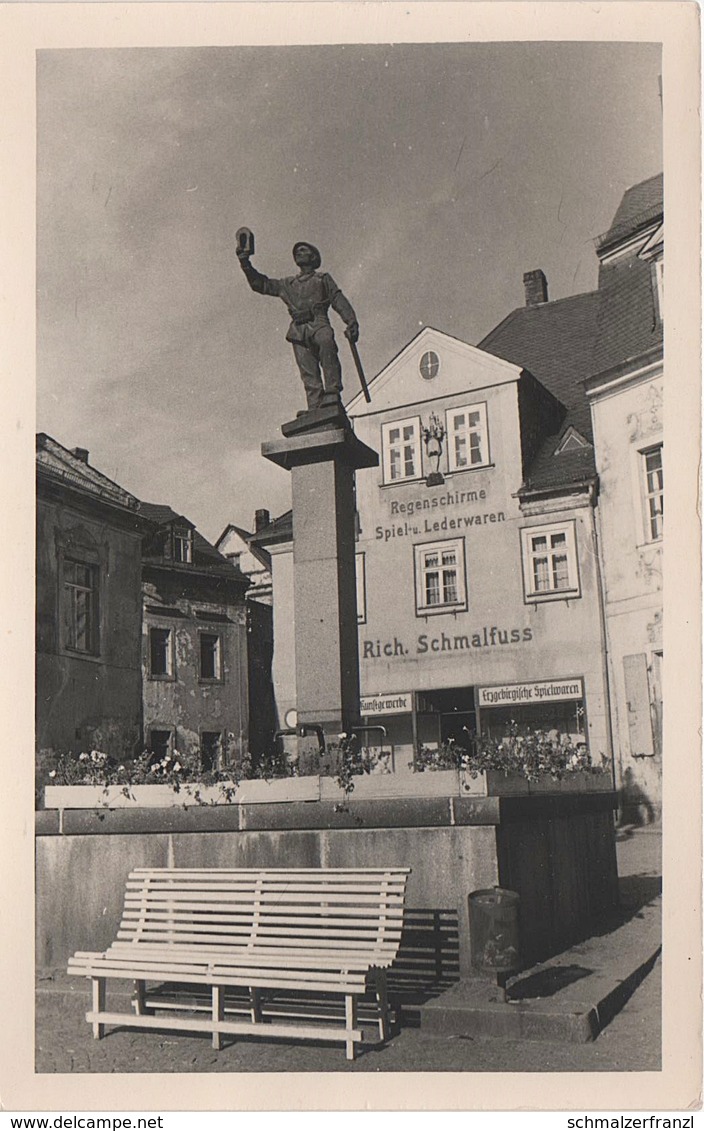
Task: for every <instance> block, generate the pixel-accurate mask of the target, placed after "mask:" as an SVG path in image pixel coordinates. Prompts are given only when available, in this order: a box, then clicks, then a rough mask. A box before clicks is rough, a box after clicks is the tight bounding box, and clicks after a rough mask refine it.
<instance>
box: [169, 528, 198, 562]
mask: <svg viewBox="0 0 704 1131" xmlns="http://www.w3.org/2000/svg"><path fill="white" fill-rule="evenodd" d="M172 538H173V559H174V561H175V562H183V563H185V564H188V565H190V564H191V563H192V562H193V531H192V530H191V529H190V528H189V527H188V526H174V528H173V534H172Z"/></svg>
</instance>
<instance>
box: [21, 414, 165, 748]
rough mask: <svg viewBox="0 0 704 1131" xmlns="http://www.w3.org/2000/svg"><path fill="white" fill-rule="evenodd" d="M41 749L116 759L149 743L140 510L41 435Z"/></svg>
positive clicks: (78, 455)
mask: <svg viewBox="0 0 704 1131" xmlns="http://www.w3.org/2000/svg"><path fill="white" fill-rule="evenodd" d="M36 475H37V480H36V482H37V504H36V512H37V542H36V563H37V564H36V748H37V751H42V750H53V751H55V752H67V751H69V750H72V751H74V753H77V752H79V751H89V750H91V749H95V748H97V749H100V750H103V751H105V752H106V753H109V754H114V755H115V756H117V757H124V756H129V755H132V754H134V753H135V752H137V751H138V750H139V747H140V742H141V720H142V687H141V684H142V679H141V656H140V637H141V620H142V609H141V542H142V538H143V537H144V536H145V533H146V532H147V531H148V530H150V529H151V526H150V523H149V522H148V521H146V520H145V519H144V517H143V515H142V514H141V510H140V504H139V501H138V500H137V499H136V498H135V497H134V496H133V495H131V494H130V493H129V492H128V491H125V490H124V489H123V488H122V487H120V486H119V485H118V484H117V483H114V482H113V481H112V480H111V479H108V477H107V476H105V475H103V474H102V473H101V472H100V471H98V470H97V469H96V468H94V467H91V465H90V463H89V453H88V452H87V451H86V450H85V449H84V448H74V449H73V450H69V449H68V448H65V447H63V445H61V444H59V443H58V442H57V441H56V440H54V439H52V438H51V437H50V436H47V435H46V434H45V433H39V435H38V436H37V440H36Z"/></svg>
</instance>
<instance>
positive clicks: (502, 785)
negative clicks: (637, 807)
mask: <svg viewBox="0 0 704 1131" xmlns="http://www.w3.org/2000/svg"><path fill="white" fill-rule="evenodd" d="M613 788H614V785H613V778H612V776H611V774H589V773H584V772H582V771H580V770H576V771H574V772H572V773H567V774H565V776H564V777H563V778H560V779H559V780H558V779H556V778H551V777H544V778H539V779H538V781H528V779H527V778H524V777H522V776H521V775H520V774H502V773H501V771H500V770H487V771H486V773H483V774H479V775H478V777H476V778H472V777H470V775H469V774H467V773H460V794H461V796H462V797H467V796H472V795H473V796H480V797H521V796H522V797H527V796H534V795H536V794H546V793H560V794H562V793H608V792H610V791H611V790H612V789H613Z"/></svg>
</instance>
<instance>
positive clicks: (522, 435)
mask: <svg viewBox="0 0 704 1131" xmlns="http://www.w3.org/2000/svg"><path fill="white" fill-rule="evenodd" d="M547 305H548V304H547V303H546V306H547ZM550 305H552V304H550ZM555 305H558V304H555ZM592 307H593V304H592V302H591V300H590V299H587V302H586V303H585V304H584V310H583V311H582V312H580V317H584V318H588V317H590V316H591V313H592ZM526 312H527V314H528V318H527V319H525V321H526V323H527V324H528V325H529V326H530V327H531V332H532V329H533V326H534V325H535V323H536V322H537V321H538V320H539V319H540V321H542V323H543V325H542V327H541V329H540V331H539V332H536V333H535V340H536V341H537V340H538V339H540V340H541V342H543V343H546V339H547V338H548V336H549V333H550V328H549V324H548V319H547V318H545V316H544V311H540V312H539V313H538V314H537V316H536V311H535V310H534V309H533V308H532V307H527V308H526ZM570 314H571V316H572V317H573V318H574V319H575V320H576V319H577V316H576V314H574V313H572V312H570ZM523 320H524V319H523V312H522V311H521V312H514V315H512V316H509V319H507V320H506V321H505V322H504V323H503V324H502V326H501V327H498V328H497V330H496V331H495V332H494V334H493V335H491V336H490V338H489V340H488V342H485V343H483V345H482V346H481V347H474V346H470V345H468V344H467V343H465V342H461V341H458V340H457V339H455V338H450V337H449V336H448V335H446V334H442V333H440V332H439V331H438V330H433V329H430V328H426V329H425V330H423V331H422V332H421V333H420V334H419V335H418V336H417V337H416V338H415V339H414V340H413V341H412V342H410V343H409V344H408V345H407V346H406V347H405V349H404V350H402V352H401V353H400V354H399V355H398V357H396V358H395V359H394V360H393V361H392V362H391V363H390V364H389V365H388V366H387V367H386V368H385V369H384V370H382V372H381V373H380V374H379V375H378V376H377V377H376V378H375V379H374V382H373V385H372V403H371V404H370V405H367V404H365V403H363V402H362V399H361V397H357V398H355V400H353V401H352V402H351V404H350V405H349V406H348V412H349V415H350V417H351V418H352V419H353V420H354V427H355V432H356V433H357V435H359V437H360V439H362V440H363V441H364V442H365V443H367V444H369V446H370V447H373V448H376V449H377V450H378V451H379V452H380V453H381V467H380V469H379V471H376V470H371V471H362V472H359V473H358V475H357V503H358V510H359V525H360V532H359V540H358V556H357V561H358V575H359V579H360V580H359V583H358V592H359V593H361V594H362V600H361V602H360V619H361V626H360V663H361V671H362V688H363V699H364V704H363V706H364V707H366V708H367V718H368V720H369V721H371V719H372V717H374V719H375V721H377V722H379V723H381V724H382V725H383V726H384V727H385V728H386V731H387V735H388V736H389V738H390V739H391V741H392V742H393V745H394V762H395V767H396V769H397V771H401V772H402V771H403V769H404V767H407V766H408V764H409V762H410V761H412V757H413V748H414V746H417V745H418V743H425V744H431V743H437V742H440V741H444V740H447V739H450V738H454V739H455V740H456V741H457V742H458V743H460V744H461V743H462V741H464V742H467V741H468V735H469V734H471V733H472V732H474V731H477V730H481V731H483V732H485V733H490V734H492V735H495V736H502V735H503V734H505V733H507V731H508V728H509V727H510V726H511V725H512V724H517V725H518V726H519V728H520V729H524V730H525V729H527V728H532V729H535V728H544V729H546V730H551V731H557V732H560V733H562V734H569V735H570V736H572V738H573V741H575V742H586V743H587V744H588V745H589V747H590V749H591V751H592V753H593V755H594V756H595V758H596V759H597V760H598V759H599V758H600V756H601V755H603V756H604V757H609V756H610V747H609V737H608V724H607V717H606V705H607V696H606V684H605V670H604V664H603V659H602V645H603V626H602V618H601V616H600V588H599V574H598V567H597V564H596V556H595V553H594V507H595V505H596V489H595V487H596V476H595V471H594V462H593V450H592V448H591V443H590V440H591V432H590V429H589V418H588V413H587V412H584V411H582V412H581V413H580V412H579V408H578V406H577V405H576V404H575V403H574V402H575V400H576V398H574V397H572V398H568V397H565V400H568V402H569V403H568V404H565V402H564V400H562V399H561V398H559V397H558V396H557V395H556V392H555V390H554V389H552V388H551V387H550V386H549V385H548V384H547V382H544V381H542V380H541V379H539V377H538V375H536V374H535V372H534V371H533V369H529V367H528V366H527V365H526V364H521V363H519V362H518V361H516V360H515V358H517V357H519V356H520V338H521V334H520V326H521V324H522V323H523ZM563 321H564V311H559V312H558V318H557V319H556V320H555V325H556V326H557V325H559V324H560V323H562V322H563ZM554 332H555V334H558V332H559V331H558V329H555V331H554ZM514 346H515V351H516V352H515V353H514V352H513V349H514ZM546 348H547V349H549V345H547V343H546ZM506 354H508V355H509V358H507V357H506V356H505V355H506ZM497 355H499V356H497ZM501 355H503V356H501ZM536 360H537V358H535V359H533V364H534V366H535V368H537V365H535V361H536ZM560 391H561V392H562V390H561V389H560ZM582 400H584V395H583V392H582ZM438 437H441V443H440V444H438ZM438 449H440V451H439V454H437V453H438ZM433 452H435V453H436V454H435V455H433ZM389 704H392V705H393V706H392V711H393V714H391V713H389V706H388V705H389Z"/></svg>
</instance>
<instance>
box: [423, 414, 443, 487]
mask: <svg viewBox="0 0 704 1131" xmlns="http://www.w3.org/2000/svg"><path fill="white" fill-rule="evenodd" d="M422 431H423V442H424V444H425V450H426V452H427V453H428V458H429V459H434V460H435V471H431V472H430V475H428V476H426V480H425V484H426V486H427V487H438V486H439V485H440V484H441V483H444V482H445V479H444V476H443V475H442V473H441V471H440V460H441V458H442V445H443V440H444V439H445V426H444V424H443V422H442V420H441V419H440V417H439V416H438V415H437V414H436V413H434V412H431V414H430V420H429V421H428V424H427V427H423V430H422Z"/></svg>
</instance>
